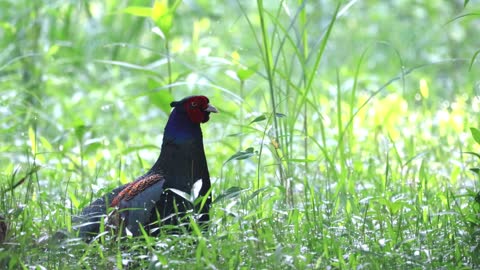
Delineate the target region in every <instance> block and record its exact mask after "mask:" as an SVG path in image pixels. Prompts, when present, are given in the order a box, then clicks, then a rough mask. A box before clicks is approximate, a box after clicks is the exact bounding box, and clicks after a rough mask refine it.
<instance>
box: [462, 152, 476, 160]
mask: <svg viewBox="0 0 480 270" xmlns="http://www.w3.org/2000/svg"><path fill="white" fill-rule="evenodd" d="M462 153H464V154H470V155H472V156H476V157H477V158H479V159H480V154H478V153H475V152H470V151H467V152H462Z"/></svg>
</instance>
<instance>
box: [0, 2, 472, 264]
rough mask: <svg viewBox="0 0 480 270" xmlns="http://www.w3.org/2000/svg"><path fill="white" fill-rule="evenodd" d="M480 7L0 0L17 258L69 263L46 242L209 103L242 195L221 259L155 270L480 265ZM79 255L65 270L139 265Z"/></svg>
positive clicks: (229, 219) (226, 217) (4, 133)
mask: <svg viewBox="0 0 480 270" xmlns="http://www.w3.org/2000/svg"><path fill="white" fill-rule="evenodd" d="M475 2H476V1H472V2H471V3H469V2H468V1H459V0H455V1H453V0H452V1H413V0H392V1H373V0H372V1H370V0H365V1H328V0H324V1H323V0H322V1H256V2H255V1H181V2H179V1H177V2H175V3H174V2H173V1H170V3H168V1H157V2H151V1H118V0H106V1H45V0H36V1H27V0H18V1H13V0H4V1H1V2H0V48H1V50H0V126H1V131H0V173H1V175H0V191H1V197H0V198H1V199H2V200H1V201H0V213H2V214H3V215H6V216H7V219H8V220H9V223H10V227H11V229H10V230H9V234H8V239H9V242H8V243H10V244H4V246H1V249H2V250H3V251H6V252H4V254H8V256H11V259H6V258H7V257H6V256H7V255H2V257H1V258H0V259H2V261H1V262H2V263H3V265H5V266H8V267H12V268H16V267H20V266H22V267H27V268H28V267H30V268H31V267H35V266H39V265H43V266H44V267H47V268H62V267H63V266H64V265H63V264H62V262H61V260H59V258H60V256H61V255H58V253H55V252H56V251H55V250H56V248H57V247H56V246H55V247H50V246H49V245H47V247H46V249H47V250H54V252H53V254H57V255H51V256H48V255H45V254H44V253H42V252H41V250H44V249H45V246H40V247H39V245H38V243H37V244H35V243H32V242H31V239H38V238H40V237H42V235H51V234H53V233H54V232H55V231H57V230H59V229H61V228H67V229H66V230H67V231H69V230H71V226H72V224H71V222H70V217H71V215H74V214H76V213H78V212H79V209H81V208H82V207H83V206H85V205H86V204H88V203H89V202H90V201H91V199H92V198H94V197H97V196H99V195H100V194H102V193H103V192H105V191H106V190H108V189H110V188H113V187H115V186H118V185H120V184H124V183H127V182H130V181H132V180H133V179H135V177H137V176H139V175H141V174H142V173H143V172H144V171H145V170H147V169H149V167H150V166H151V164H153V162H154V161H155V159H156V157H157V156H158V151H159V146H160V143H161V139H162V133H163V127H164V125H165V123H166V120H167V117H168V113H169V111H170V108H169V103H170V102H171V101H172V100H177V99H181V98H183V97H184V96H187V95H193V94H201V95H206V96H208V97H209V98H210V101H211V103H212V104H213V105H215V106H216V107H217V108H218V109H219V110H220V112H221V113H220V114H218V115H213V116H212V117H211V120H210V121H209V122H208V123H206V124H204V125H203V133H204V140H205V147H206V154H207V160H208V162H209V168H210V174H211V176H212V180H213V184H214V187H213V194H214V195H215V196H217V197H222V196H224V195H227V198H228V199H227V200H220V201H217V203H216V204H215V207H214V210H213V211H214V213H215V214H214V216H215V219H214V222H213V223H214V226H213V228H214V229H212V231H211V232H209V233H210V235H209V237H206V238H202V239H204V241H207V242H206V243H207V244H205V246H202V245H200V244H199V246H196V248H194V249H193V251H188V250H189V249H191V247H190V248H189V247H183V249H182V247H179V249H180V250H181V252H179V251H178V250H177V251H175V252H173V254H170V253H168V252H166V251H165V250H162V249H161V248H160V249H159V248H158V247H156V248H155V245H152V246H149V247H151V248H152V249H151V250H149V251H150V254H155V256H157V259H152V257H149V259H147V261H148V262H146V264H145V265H151V264H149V263H152V262H153V265H154V266H155V267H156V265H160V267H167V268H168V267H187V265H189V266H190V265H194V266H195V267H200V268H203V267H210V268H215V267H216V268H223V269H225V268H241V267H247V268H271V267H272V266H275V265H277V264H278V263H281V265H285V268H305V267H307V268H321V269H325V268H328V267H333V268H334V269H337V268H359V269H360V268H362V267H367V268H370V267H373V268H371V269H376V268H378V267H384V266H390V267H392V268H394V269H400V268H404V267H408V268H410V267H419V268H422V267H426V268H430V267H432V268H437V267H442V266H446V269H454V268H457V267H460V268H462V267H464V268H475V267H478V265H479V264H478V263H479V262H478V259H475V258H476V256H477V255H478V251H479V249H480V248H479V244H478V237H479V236H478V235H479V233H478V224H479V223H480V222H479V218H478V205H475V204H474V203H473V201H472V194H474V193H475V192H476V191H478V185H479V182H478V179H477V178H475V177H476V176H475V174H473V173H471V172H469V171H468V168H469V167H473V166H475V163H476V162H477V161H478V160H476V159H475V157H473V156H470V155H464V154H462V151H476V152H478V151H479V149H478V145H475V144H474V140H473V139H472V137H471V135H470V131H469V128H470V127H477V128H478V127H480V118H479V111H480V88H479V85H480V84H479V75H478V74H480V67H479V65H478V60H476V59H475V57H476V53H478V51H479V50H480V47H479V44H480V43H479V41H480V39H479V35H478V30H479V29H480V20H479V16H480V15H479V13H478V6H477V4H476V3H475ZM241 151H243V152H241ZM235 154H237V155H235ZM238 154H242V155H241V156H240V158H239V156H238ZM232 156H233V157H234V158H233V159H231V157H232ZM243 158H245V159H243ZM36 166H40V168H38V167H36ZM22 180H23V181H22ZM19 181H20V182H21V183H20V184H19V185H18V187H15V188H14V189H12V187H13V186H15V185H16V184H17V183H18V182H19ZM220 194H223V195H220ZM223 198H225V197H223ZM274 225H275V226H274ZM247 228H248V230H247ZM227 232H229V233H227ZM232 235H233V236H232ZM165 237H168V236H165ZM185 237H186V236H185ZM199 237H200V236H199ZM231 237H233V239H232V238H231ZM249 237H250V238H251V239H255V240H251V241H253V242H252V243H251V245H250V244H248V245H247V246H245V244H244V242H243V240H242V239H246V238H248V239H250V238H249ZM339 238H340V239H341V240H339ZM420 238H421V239H420ZM29 239H30V240H29ZM205 239H208V240H205ZM362 239H363V240H362ZM37 242H38V241H37ZM247 242H248V241H247ZM305 242H306V243H305ZM12 243H15V244H12ZM149 243H150V242H149ZM200 243H202V241H200ZM227 243H228V244H229V245H231V246H229V247H228V248H226V246H227V245H226V244H227ZM78 245H80V244H78V243H77V244H75V245H72V246H69V247H68V248H67V250H66V251H65V250H63V251H62V252H65V253H66V254H73V255H71V256H70V257H69V258H70V259H69V260H68V263H65V264H67V265H70V266H72V265H73V266H75V267H80V268H81V267H85V268H90V267H94V266H95V265H96V264H98V265H99V266H98V267H100V268H102V267H106V268H109V267H111V264H114V265H116V267H117V268H122V267H125V266H126V265H128V262H127V263H125V262H124V261H122V258H123V259H124V258H125V256H127V255H125V256H124V253H122V252H120V251H118V250H116V249H114V248H112V249H111V250H109V251H105V252H106V254H105V255H104V256H103V255H102V256H101V258H102V259H101V260H96V259H95V256H96V255H97V254H96V253H95V252H96V251H92V250H96V248H98V247H99V246H103V245H105V243H98V246H96V244H95V245H93V247H92V246H88V247H85V246H84V245H80V247H81V248H79V246H78ZM67 246H68V245H67ZM207 247H208V249H209V252H212V253H213V254H214V255H211V254H210V256H211V257H208V256H207V255H205V257H202V256H200V255H198V254H199V253H200V254H203V253H202V250H203V251H205V250H206V249H207ZM199 249H200V250H201V251H198V250H199ZM22 250H25V251H26V250H28V252H26V253H25V254H23V255H21V254H22V253H21V252H19V251H22ZM195 250H196V251H195ZM212 250H216V252H215V251H212ZM228 250H230V251H228ZM3 251H2V252H3ZM189 252H193V255H192V254H190V253H189ZM195 252H196V253H195ZM230 252H232V253H231V254H230ZM47 253H48V252H47ZM12 254H17V255H15V256H13V255H12ZM60 254H63V253H61V252H60ZM79 254H82V255H79ZM92 254H93V255H92ZM119 254H120V255H119ZM129 254H134V252H133V253H129ZM160 254H162V255H160ZM195 254H196V255H195ZM189 255H192V256H189ZM300 255H301V256H303V257H302V258H300V257H298V256H300ZM128 256H134V255H128ZM128 256H127V257H128ZM162 256H165V257H166V258H172V257H174V258H176V257H175V256H178V257H179V258H183V257H185V256H186V257H191V258H193V259H192V260H190V261H189V260H186V261H183V262H182V263H180V262H178V261H177V262H172V261H169V260H168V259H166V260H162V259H161V258H162ZM79 257H80V258H81V259H79ZM112 257H113V258H114V259H111V258H112ZM119 258H120V259H119ZM159 258H160V259H159ZM202 258H203V259H202ZM205 258H208V259H205ZM112 261H113V262H112ZM126 261H128V260H126ZM143 261H145V260H143ZM158 262H160V264H158ZM140 265H141V267H143V266H145V265H142V264H140ZM189 266H188V267H189ZM139 267H140V266H139ZM330 269H332V268H330Z"/></svg>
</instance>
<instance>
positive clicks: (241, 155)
mask: <svg viewBox="0 0 480 270" xmlns="http://www.w3.org/2000/svg"><path fill="white" fill-rule="evenodd" d="M253 150H254V149H253V147H249V148H247V149H245V150H243V151H238V152H237V153H235V154H233V155H232V156H231V157H230V158H228V159H227V161H225V162H224V163H223V164H226V163H227V162H229V161H232V160H242V159H247V158H249V157H252V156H253V155H255V153H254V151H253Z"/></svg>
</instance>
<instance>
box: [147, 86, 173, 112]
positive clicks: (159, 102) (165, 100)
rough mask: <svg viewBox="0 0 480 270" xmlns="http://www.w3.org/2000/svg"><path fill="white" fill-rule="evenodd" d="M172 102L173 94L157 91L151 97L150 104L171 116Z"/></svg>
mask: <svg viewBox="0 0 480 270" xmlns="http://www.w3.org/2000/svg"><path fill="white" fill-rule="evenodd" d="M172 100H173V96H172V94H170V93H169V92H168V91H166V90H160V91H156V92H153V93H152V94H151V95H150V102H151V103H152V104H154V105H155V106H156V107H157V108H159V109H160V110H162V111H163V112H165V113H166V114H169V113H170V110H171V109H172V108H171V107H170V102H171V101H172Z"/></svg>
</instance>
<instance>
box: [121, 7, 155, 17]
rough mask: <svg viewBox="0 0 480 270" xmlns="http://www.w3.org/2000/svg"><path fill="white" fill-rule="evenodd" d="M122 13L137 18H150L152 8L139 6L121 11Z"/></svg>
mask: <svg viewBox="0 0 480 270" xmlns="http://www.w3.org/2000/svg"><path fill="white" fill-rule="evenodd" d="M123 12H124V13H127V14H131V15H134V16H138V17H150V16H151V15H152V8H149V7H141V6H129V7H127V8H125V9H124V10H123Z"/></svg>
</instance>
